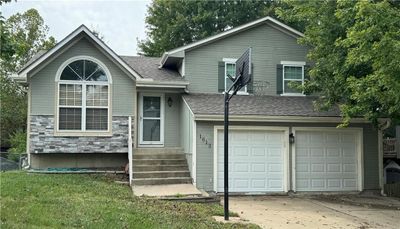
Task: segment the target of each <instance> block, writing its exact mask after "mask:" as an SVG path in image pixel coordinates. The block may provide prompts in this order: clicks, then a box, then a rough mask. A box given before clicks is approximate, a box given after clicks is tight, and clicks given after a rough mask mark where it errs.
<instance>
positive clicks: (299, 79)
mask: <svg viewBox="0 0 400 229" xmlns="http://www.w3.org/2000/svg"><path fill="white" fill-rule="evenodd" d="M281 64H282V65H283V66H282V71H283V72H282V76H283V77H282V80H283V84H282V87H283V90H282V91H283V94H284V95H304V94H303V92H302V91H301V90H298V89H296V88H295V87H292V85H293V84H294V85H303V84H304V66H305V62H294V61H282V62H281Z"/></svg>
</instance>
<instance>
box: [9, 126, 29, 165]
mask: <svg viewBox="0 0 400 229" xmlns="http://www.w3.org/2000/svg"><path fill="white" fill-rule="evenodd" d="M10 144H11V148H10V149H9V150H8V153H9V155H8V159H10V160H13V161H19V157H20V154H24V153H25V152H26V133H25V131H21V130H18V131H16V132H14V133H13V134H12V135H11V138H10Z"/></svg>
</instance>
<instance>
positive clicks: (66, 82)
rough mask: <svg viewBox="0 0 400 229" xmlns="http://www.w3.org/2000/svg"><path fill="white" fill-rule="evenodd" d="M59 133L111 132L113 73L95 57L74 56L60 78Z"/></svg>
mask: <svg viewBox="0 0 400 229" xmlns="http://www.w3.org/2000/svg"><path fill="white" fill-rule="evenodd" d="M56 81H57V112H56V113H57V115H56V121H57V129H56V130H57V132H60V133H68V132H69V133H75V132H80V133H86V132H96V133H98V132H105V133H106V132H107V133H108V132H110V131H111V111H110V104H111V102H110V97H111V95H110V88H111V74H110V72H109V71H108V69H107V68H106V67H105V65H104V64H102V63H101V62H100V61H98V60H97V59H95V58H93V57H88V56H79V57H74V58H71V59H69V60H67V61H66V62H64V64H62V65H61V67H60V69H59V71H58V73H57V77H56Z"/></svg>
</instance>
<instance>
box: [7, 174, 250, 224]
mask: <svg viewBox="0 0 400 229" xmlns="http://www.w3.org/2000/svg"><path fill="white" fill-rule="evenodd" d="M0 182H1V184H0V186H1V193H0V195H1V200H0V205H1V212H0V215H1V218H0V220H1V225H0V228H2V229H3V228H74V227H79V228H257V227H256V226H255V225H242V224H221V223H217V222H216V221H214V219H213V218H212V216H213V215H223V208H222V207H221V206H220V205H218V204H193V203H180V202H179V203H178V202H168V201H160V200H152V199H146V198H137V197H134V196H133V195H132V191H131V190H130V188H129V187H128V186H126V185H120V184H116V183H115V182H114V181H113V179H111V178H110V177H106V176H101V175H67V174H65V175H56V174H29V173H25V172H5V173H4V172H3V173H1V174H0Z"/></svg>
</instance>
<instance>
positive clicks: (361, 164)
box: [291, 127, 364, 192]
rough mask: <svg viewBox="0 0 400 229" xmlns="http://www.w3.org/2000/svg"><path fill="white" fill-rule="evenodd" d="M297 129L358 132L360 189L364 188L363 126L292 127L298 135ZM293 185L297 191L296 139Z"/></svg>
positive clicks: (293, 158) (358, 176)
mask: <svg viewBox="0 0 400 229" xmlns="http://www.w3.org/2000/svg"><path fill="white" fill-rule="evenodd" d="M296 131H345V132H352V133H356V134H357V146H356V147H357V178H358V182H357V183H358V191H362V190H363V188H364V161H363V158H364V147H363V128H358V127H349V128H344V129H338V128H336V127H292V133H293V135H294V136H295V137H296ZM291 147H292V185H293V191H294V192H296V166H295V165H296V141H295V142H294V144H292V146H291Z"/></svg>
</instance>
